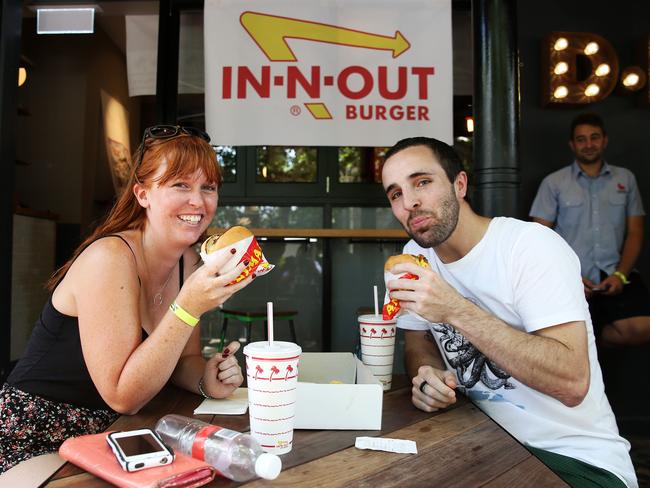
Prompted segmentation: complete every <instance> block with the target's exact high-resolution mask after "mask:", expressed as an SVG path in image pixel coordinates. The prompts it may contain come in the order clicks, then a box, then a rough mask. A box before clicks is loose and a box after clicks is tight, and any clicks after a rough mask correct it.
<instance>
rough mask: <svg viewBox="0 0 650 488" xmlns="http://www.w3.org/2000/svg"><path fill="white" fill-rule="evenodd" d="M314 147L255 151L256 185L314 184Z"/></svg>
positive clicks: (270, 147) (316, 173) (315, 164)
mask: <svg viewBox="0 0 650 488" xmlns="http://www.w3.org/2000/svg"><path fill="white" fill-rule="evenodd" d="M317 152H318V150H317V149H316V148H315V147H284V146H261V147H259V148H258V150H257V171H256V174H257V176H256V181H257V182H258V183H315V182H316V180H317V177H318V171H317V170H318V164H317V161H316V157H317Z"/></svg>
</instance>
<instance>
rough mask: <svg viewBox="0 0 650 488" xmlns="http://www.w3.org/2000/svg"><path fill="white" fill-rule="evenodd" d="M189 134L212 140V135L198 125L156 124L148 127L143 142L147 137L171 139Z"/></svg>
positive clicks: (206, 140) (207, 140)
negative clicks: (197, 126)
mask: <svg viewBox="0 0 650 488" xmlns="http://www.w3.org/2000/svg"><path fill="white" fill-rule="evenodd" d="M182 134H187V135H189V136H195V137H200V138H201V139H203V140H204V141H205V142H210V136H209V135H208V134H206V133H205V132H203V131H202V130H201V129H197V128H196V127H182V126H180V125H154V126H153V127H147V128H146V129H145V130H144V135H143V136H142V142H143V143H144V142H145V141H146V140H147V139H171V138H172V137H176V136H180V135H182Z"/></svg>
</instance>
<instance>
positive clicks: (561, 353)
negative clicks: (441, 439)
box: [450, 305, 589, 406]
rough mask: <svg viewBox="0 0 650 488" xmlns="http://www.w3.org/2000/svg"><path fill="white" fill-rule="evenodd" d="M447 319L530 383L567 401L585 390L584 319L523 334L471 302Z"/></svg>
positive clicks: (572, 402) (574, 400) (570, 402)
mask: <svg viewBox="0 0 650 488" xmlns="http://www.w3.org/2000/svg"><path fill="white" fill-rule="evenodd" d="M450 322H451V323H452V325H453V326H454V327H455V328H457V329H458V330H459V331H460V332H461V333H462V334H463V335H464V336H465V337H466V338H467V339H468V340H469V341H470V342H471V343H472V344H473V345H474V346H475V347H477V348H478V349H479V350H480V351H481V352H482V353H483V354H484V355H485V356H486V357H488V358H490V359H491V360H492V361H494V362H495V363H497V364H498V365H499V367H501V368H502V369H504V370H505V371H507V372H508V373H509V374H510V375H511V376H513V377H514V378H516V379H517V380H519V381H521V382H522V383H525V384H526V385H528V386H530V387H531V388H533V389H535V390H537V391H540V392H542V393H545V394H547V395H550V396H552V397H554V398H556V399H557V400H559V401H561V402H562V403H564V404H566V405H570V406H573V405H577V404H579V403H580V402H581V401H582V398H583V397H584V394H586V391H587V388H588V385H589V360H588V353H587V336H586V328H585V327H584V323H580V322H572V323H570V324H561V325H558V326H555V327H550V328H548V329H542V330H540V331H538V332H537V333H536V334H529V333H526V332H522V331H519V330H517V329H514V328H512V327H510V326H509V325H507V324H506V323H504V322H503V321H501V320H499V319H498V318H496V317H494V316H493V315H490V314H489V313H487V312H485V311H484V310H482V309H480V308H479V307H476V306H474V305H471V307H467V309H465V310H462V311H459V313H458V315H457V316H456V317H454V319H453V321H450Z"/></svg>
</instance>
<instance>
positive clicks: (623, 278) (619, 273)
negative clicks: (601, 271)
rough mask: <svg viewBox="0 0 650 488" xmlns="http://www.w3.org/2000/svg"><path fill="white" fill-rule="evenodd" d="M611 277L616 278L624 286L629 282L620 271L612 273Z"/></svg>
mask: <svg viewBox="0 0 650 488" xmlns="http://www.w3.org/2000/svg"><path fill="white" fill-rule="evenodd" d="M612 276H616V277H617V278H618V279H619V280H621V283H623V284H624V285H627V284H629V283H630V280H628V279H627V276H626V275H625V273H623V272H622V271H618V270H617V271H614V272H613V273H612Z"/></svg>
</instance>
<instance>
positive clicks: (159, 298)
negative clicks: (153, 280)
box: [153, 266, 176, 307]
mask: <svg viewBox="0 0 650 488" xmlns="http://www.w3.org/2000/svg"><path fill="white" fill-rule="evenodd" d="M175 268H176V266H174V267H173V268H172V270H171V271H170V272H169V276H168V277H167V280H165V284H164V285H163V286H162V287H161V288H160V290H158V293H156V294H155V295H154V296H153V304H154V305H155V306H156V307H159V306H160V304H161V303H162V292H163V291H165V288H167V283H169V280H170V279H171V277H172V275H173V274H174V269H175Z"/></svg>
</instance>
